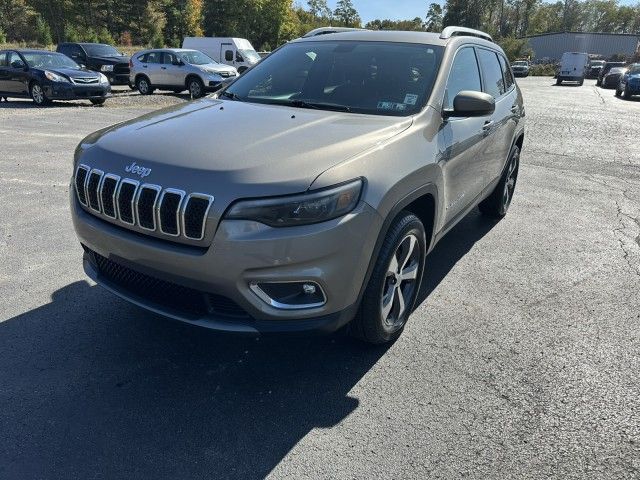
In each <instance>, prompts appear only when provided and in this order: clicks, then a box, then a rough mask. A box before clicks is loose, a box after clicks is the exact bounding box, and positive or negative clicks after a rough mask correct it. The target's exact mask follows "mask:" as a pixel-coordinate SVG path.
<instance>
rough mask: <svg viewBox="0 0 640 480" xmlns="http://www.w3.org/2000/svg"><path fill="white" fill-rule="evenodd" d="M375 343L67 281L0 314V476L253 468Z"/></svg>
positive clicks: (360, 371) (347, 398) (274, 452)
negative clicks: (269, 326)
mask: <svg viewBox="0 0 640 480" xmlns="http://www.w3.org/2000/svg"><path fill="white" fill-rule="evenodd" d="M385 351H386V348H384V347H376V348H372V347H366V346H364V345H360V344H358V343H356V342H355V341H351V340H349V339H347V338H346V337H344V336H339V335H334V336H330V337H315V338H314V337H297V338H293V337H262V338H255V337H239V336H227V335H222V334H216V333H213V332H210V331H208V330H205V329H200V328H194V327H191V326H187V325H182V324H180V323H177V322H173V321H170V320H166V319H164V318H162V317H159V316H156V315H153V314H149V313H147V312H145V311H143V310H141V309H138V308H137V307H134V306H131V305H129V304H128V303H126V302H124V301H121V300H120V299H118V298H117V297H115V296H113V295H111V294H110V293H108V292H107V291H105V290H103V289H102V288H101V287H98V286H90V285H89V284H88V283H86V282H84V281H82V282H76V283H73V284H70V285H67V286H65V287H64V288H61V289H59V290H58V291H56V292H55V293H54V294H53V295H52V298H51V302H50V303H48V304H46V305H44V306H41V307H39V308H36V309H34V310H32V311H29V312H26V313H24V314H21V315H18V316H16V317H14V318H11V319H8V320H6V321H4V322H2V323H0V411H1V412H2V414H1V415H0V439H1V441H2V444H3V454H2V455H0V458H1V460H0V477H1V478H20V479H28V478H156V479H160V478H171V479H175V478H242V479H250V478H264V476H266V475H267V474H268V473H269V472H270V471H271V470H272V469H273V468H274V467H275V466H276V465H277V464H278V463H279V462H280V461H281V460H282V458H283V457H284V456H285V455H286V454H287V452H289V451H290V450H291V449H292V448H293V447H294V446H295V445H296V444H297V443H298V442H299V441H300V440H301V439H302V438H304V437H305V435H307V434H308V433H309V432H310V431H311V430H312V429H315V428H327V427H331V426H334V425H336V424H337V423H339V422H341V421H342V420H344V419H345V418H346V417H347V416H348V415H349V414H350V413H352V412H353V411H354V410H355V409H356V408H357V407H358V405H359V401H358V399H357V398H355V397H353V396H351V395H350V394H349V392H350V390H351V389H352V388H353V387H354V385H356V384H357V383H358V382H359V381H360V379H362V377H363V376H364V375H366V374H367V372H368V371H369V370H370V369H371V368H372V366H373V365H375V364H376V362H377V361H378V360H379V359H380V357H381V356H382V355H384V353H385Z"/></svg>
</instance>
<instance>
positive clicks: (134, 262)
mask: <svg viewBox="0 0 640 480" xmlns="http://www.w3.org/2000/svg"><path fill="white" fill-rule="evenodd" d="M72 191H73V189H72ZM71 205H72V217H73V223H74V227H75V230H76V233H77V235H78V238H79V239H80V242H81V243H82V244H83V245H84V246H85V258H84V268H85V271H86V273H87V274H88V275H89V277H91V278H92V279H93V280H95V281H96V282H97V283H99V284H101V285H103V286H104V287H105V288H107V289H109V290H111V291H112V292H114V293H116V294H117V295H119V296H121V297H123V298H125V299H126V300H129V301H130V302H133V303H135V304H137V305H139V306H142V307H144V308H146V309H148V310H151V311H154V312H156V313H160V314H162V315H165V316H168V317H171V318H174V319H177V320H181V321H184V322H187V323H191V324H195V325H200V326H204V327H207V328H211V329H215V330H223V331H233V332H247V333H250V332H298V331H322V332H330V331H334V330H337V329H338V328H340V327H341V326H343V325H345V324H346V323H348V322H349V321H350V320H351V318H352V317H353V315H354V313H355V309H356V308H357V304H358V299H359V295H360V290H361V286H362V285H363V282H364V279H365V276H366V271H367V268H368V265H369V261H370V259H371V255H372V252H373V249H374V245H375V242H376V240H377V236H378V232H379V231H380V228H381V226H382V220H381V218H380V216H379V215H378V214H377V212H376V211H375V210H374V209H373V208H371V207H370V206H369V205H367V204H366V203H364V202H362V203H361V204H360V205H359V206H358V207H357V208H356V209H355V210H354V211H353V212H352V213H350V214H348V215H346V216H345V217H342V218H338V219H335V220H331V221H329V222H324V223H321V224H316V225H308V226H301V227H291V228H281V229H276V228H270V227H267V226H265V225H261V224H258V223H256V222H249V221H239V220H238V221H229V220H226V221H225V220H223V221H222V222H220V224H219V225H218V229H217V232H216V234H215V237H214V240H213V243H212V244H211V246H210V247H208V248H199V247H191V246H185V245H180V244H176V243H173V242H170V241H166V240H159V239H156V238H152V237H148V236H146V235H142V234H139V233H136V232H132V231H129V230H125V229H123V228H120V227H118V226H115V225H113V224H110V223H107V222H104V221H103V220H101V219H99V218H97V217H94V216H93V215H91V214H89V213H87V212H85V211H84V210H83V209H82V208H81V207H80V205H79V204H78V201H77V199H76V198H75V195H73V193H72V195H71ZM92 252H95V253H96V254H98V255H99V256H101V257H103V258H105V259H108V260H109V261H111V262H114V263H115V264H117V266H122V267H124V268H127V269H130V270H131V271H132V272H134V273H135V274H136V275H137V274H141V275H143V276H145V278H146V277H149V278H151V279H152V280H151V281H152V282H153V281H154V279H157V280H158V281H160V282H169V283H171V284H174V285H176V292H178V291H182V289H183V288H186V289H190V292H191V291H196V292H199V293H200V294H203V295H215V296H220V297H223V298H225V299H228V300H230V301H231V302H233V303H234V304H236V305H237V306H239V307H240V308H241V309H242V311H243V312H246V316H238V315H236V316H234V317H229V316H225V315H221V314H220V313H219V312H216V311H206V312H195V313H194V312H187V311H185V310H181V309H180V308H175V307H174V306H173V305H172V306H167V305H166V304H165V303H163V302H162V301H157V299H154V298H151V296H149V295H144V294H142V295H141V294H140V290H137V289H136V290H134V289H132V288H129V287H127V286H126V285H123V284H122V283H117V282H113V281H111V279H110V278H108V277H107V276H106V275H101V272H100V269H99V268H97V266H96V262H95V257H94V256H93V253H92ZM117 266H116V268H117ZM145 281H146V280H145ZM258 281H259V282H276V281H277V282H287V281H309V282H315V283H317V284H318V285H319V286H320V287H321V288H322V289H323V291H324V293H325V295H326V303H325V304H324V305H322V306H319V307H314V308H309V309H299V310H284V309H278V308H275V307H273V306H271V305H268V304H267V303H266V302H265V301H263V300H262V299H261V298H259V297H258V296H257V295H256V294H255V293H254V292H253V291H251V289H250V288H249V285H250V283H252V282H258Z"/></svg>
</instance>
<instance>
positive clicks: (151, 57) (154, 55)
mask: <svg viewBox="0 0 640 480" xmlns="http://www.w3.org/2000/svg"><path fill="white" fill-rule="evenodd" d="M146 63H162V52H149V53H147V61H146Z"/></svg>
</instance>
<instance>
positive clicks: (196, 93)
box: [189, 80, 202, 98]
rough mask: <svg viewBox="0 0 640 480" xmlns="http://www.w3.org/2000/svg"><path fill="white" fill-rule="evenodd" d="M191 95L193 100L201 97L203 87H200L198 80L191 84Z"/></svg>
mask: <svg viewBox="0 0 640 480" xmlns="http://www.w3.org/2000/svg"><path fill="white" fill-rule="evenodd" d="M189 93H190V94H191V96H192V97H193V98H198V97H200V94H201V93H202V87H200V82H198V81H197V80H193V81H192V82H191V83H190V84H189Z"/></svg>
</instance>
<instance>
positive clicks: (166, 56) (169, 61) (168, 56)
mask: <svg viewBox="0 0 640 480" xmlns="http://www.w3.org/2000/svg"><path fill="white" fill-rule="evenodd" d="M177 62H178V57H176V56H175V55H174V54H173V53H169V52H164V53H163V54H162V63H164V64H165V65H173V64H174V63H177Z"/></svg>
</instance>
